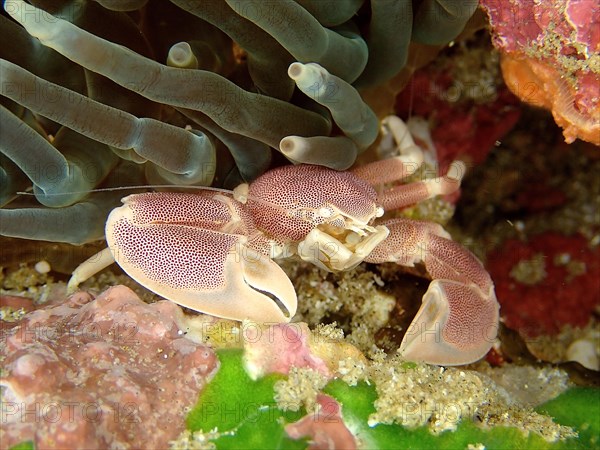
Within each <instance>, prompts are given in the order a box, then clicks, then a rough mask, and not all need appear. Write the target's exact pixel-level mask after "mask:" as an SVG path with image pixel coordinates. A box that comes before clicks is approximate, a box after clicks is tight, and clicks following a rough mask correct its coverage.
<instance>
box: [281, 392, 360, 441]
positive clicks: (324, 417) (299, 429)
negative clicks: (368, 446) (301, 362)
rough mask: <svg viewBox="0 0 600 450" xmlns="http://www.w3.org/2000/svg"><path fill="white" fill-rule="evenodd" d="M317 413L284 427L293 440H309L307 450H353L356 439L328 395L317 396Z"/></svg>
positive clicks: (336, 405) (338, 406)
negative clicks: (304, 438)
mask: <svg viewBox="0 0 600 450" xmlns="http://www.w3.org/2000/svg"><path fill="white" fill-rule="evenodd" d="M317 403H318V404H319V407H320V408H319V411H318V412H317V413H315V414H307V415H306V416H304V417H303V418H302V419H300V420H299V421H298V422H294V423H291V424H289V425H287V426H286V427H285V431H286V433H287V434H288V436H290V437H291V438H293V439H300V438H303V437H308V438H310V442H311V444H310V445H309V446H308V449H309V450H341V449H343V450H354V449H356V448H357V445H356V439H355V438H354V436H353V435H352V433H351V432H350V430H349V429H348V428H347V427H346V425H345V424H344V420H343V419H342V411H341V409H342V408H341V406H340V404H339V403H338V402H337V401H336V400H335V399H334V398H332V397H330V396H329V395H325V394H319V395H318V396H317Z"/></svg>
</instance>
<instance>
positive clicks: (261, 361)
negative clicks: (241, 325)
mask: <svg viewBox="0 0 600 450" xmlns="http://www.w3.org/2000/svg"><path fill="white" fill-rule="evenodd" d="M310 341H311V332H310V329H309V328H308V325H307V324H305V323H290V324H284V323H282V324H276V325H273V326H270V327H268V328H266V329H260V328H256V333H252V335H251V334H250V333H249V332H247V335H246V339H245V341H244V349H245V352H244V364H245V365H246V370H247V371H248V373H250V374H251V376H252V377H253V378H259V377H261V376H264V375H265V374H267V373H273V372H275V373H282V374H286V375H287V373H288V372H289V370H290V368H291V367H308V368H311V369H313V370H315V371H317V372H319V373H321V374H322V375H324V376H326V377H330V376H331V375H332V373H331V371H330V370H329V368H328V367H327V364H326V362H325V361H324V360H323V359H322V358H321V357H319V356H318V355H317V354H315V352H314V350H313V349H312V348H311V345H310V344H311V342H310Z"/></svg>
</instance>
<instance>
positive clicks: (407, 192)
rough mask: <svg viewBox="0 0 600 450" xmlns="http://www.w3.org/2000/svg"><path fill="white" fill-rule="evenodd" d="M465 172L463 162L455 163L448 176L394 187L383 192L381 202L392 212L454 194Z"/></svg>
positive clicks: (451, 165)
mask: <svg viewBox="0 0 600 450" xmlns="http://www.w3.org/2000/svg"><path fill="white" fill-rule="evenodd" d="M384 161H387V160H384ZM465 171H466V166H465V164H464V163H463V162H461V161H454V162H453V163H452V164H450V168H449V169H448V172H447V173H446V175H444V176H442V177H437V178H429V179H426V180H421V181H417V182H414V183H408V184H401V185H399V186H394V187H392V188H390V189H387V190H385V191H383V192H382V193H381V194H380V195H379V201H380V203H381V205H382V206H383V208H384V209H385V210H386V211H391V210H394V209H398V208H402V207H405V206H409V205H414V204H415V203H419V202H422V201H423V200H427V199H428V198H432V197H435V196H437V195H448V194H452V193H453V192H456V191H457V190H458V188H460V182H461V180H462V178H463V176H464V174H465Z"/></svg>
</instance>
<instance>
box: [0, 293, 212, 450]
mask: <svg viewBox="0 0 600 450" xmlns="http://www.w3.org/2000/svg"><path fill="white" fill-rule="evenodd" d="M181 314H182V313H181V310H180V309H179V307H177V306H176V305H175V304H173V303H172V302H167V301H162V302H158V303H154V304H152V305H146V304H145V303H143V302H142V301H141V300H140V299H139V298H138V297H137V296H136V295H135V294H134V293H133V292H132V291H131V290H129V289H127V288H125V287H123V286H116V287H113V288H110V289H109V290H107V291H105V292H104V293H103V294H102V295H100V296H99V297H98V298H96V299H95V300H94V299H93V298H92V297H91V296H90V295H89V294H85V293H77V294H75V295H73V296H71V297H70V298H68V299H67V300H66V301H64V300H63V303H61V304H58V305H56V306H46V307H43V308H40V309H37V310H35V311H33V312H30V313H28V314H27V315H25V316H24V317H23V318H22V319H21V320H20V321H19V322H17V323H13V324H10V325H12V326H11V328H10V329H8V330H5V331H3V332H2V340H3V341H4V342H5V345H4V346H2V355H1V357H2V365H3V370H2V375H1V378H0V386H1V387H2V407H3V410H2V414H3V416H2V417H3V420H2V424H1V425H0V439H1V440H2V445H3V447H4V446H9V447H10V446H11V445H14V444H17V443H19V442H22V441H26V440H31V441H33V442H34V444H35V448H55V447H60V448H99V447H119V448H125V447H131V446H135V447H143V448H164V447H165V446H166V445H167V443H168V442H169V441H170V440H171V439H173V438H175V437H176V436H177V435H178V434H179V433H180V432H181V431H183V419H184V417H185V414H186V413H187V411H188V409H189V407H190V406H192V405H193V402H194V400H195V398H196V396H197V395H198V393H199V392H200V391H201V390H202V388H203V387H204V386H205V384H206V382H207V381H208V380H209V379H210V378H211V376H212V375H213V373H214V372H215V370H216V369H217V367H218V362H217V359H216V357H215V354H214V352H213V351H212V350H211V349H210V348H208V347H206V346H203V345H199V344H195V343H194V342H192V341H190V340H188V339H186V338H185V337H184V336H183V333H182V332H181V331H180V330H179V328H178V327H177V325H176V323H175V320H176V319H177V317H178V316H179V315H181ZM165 424H168V426H164V425H165ZM148 430H152V431H151V432H149V431H148Z"/></svg>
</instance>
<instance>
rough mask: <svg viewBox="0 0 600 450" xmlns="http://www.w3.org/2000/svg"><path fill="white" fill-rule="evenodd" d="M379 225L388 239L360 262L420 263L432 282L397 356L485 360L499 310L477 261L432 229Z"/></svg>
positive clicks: (410, 223) (403, 222) (442, 361)
mask: <svg viewBox="0 0 600 450" xmlns="http://www.w3.org/2000/svg"><path fill="white" fill-rule="evenodd" d="M383 224H384V225H385V226H386V227H387V228H388V229H389V230H390V235H389V237H388V239H387V240H386V241H385V242H384V243H382V244H380V245H379V246H378V247H377V248H375V250H374V251H373V252H372V253H371V255H369V257H368V258H366V261H368V262H375V263H380V262H384V261H393V262H397V263H399V264H402V265H406V266H414V264H415V263H418V262H423V263H424V264H425V268H426V269H427V271H428V272H429V274H430V275H431V277H432V278H433V281H432V282H431V284H430V285H429V289H428V290H427V292H426V293H425V295H424V296H423V303H422V305H421V308H420V309H419V311H418V312H417V315H416V316H415V318H414V319H413V321H412V323H411V324H410V326H409V328H408V329H407V331H406V334H405V335H404V339H403V340H402V343H401V344H400V349H399V352H400V354H401V355H402V356H404V357H405V358H406V359H409V360H412V361H426V362H428V363H430V364H439V365H462V364H469V363H472V362H475V361H477V360H479V359H480V358H482V357H483V356H485V354H486V353H487V352H488V351H489V349H490V348H491V346H492V344H493V343H494V341H495V339H496V333H497V328H498V315H499V305H498V301H497V300H496V295H495V293H494V285H493V283H492V280H491V278H490V276H489V274H488V273H487V271H486V270H485V269H484V267H483V265H482V264H481V262H480V261H479V260H478V259H477V258H476V257H475V256H474V255H473V254H472V253H470V252H469V251H467V250H466V249H465V248H463V247H462V246H461V245H460V244H458V243H456V242H454V241H452V240H450V239H448V237H449V236H448V234H447V233H446V232H445V231H444V230H443V228H442V227H441V226H439V225H437V224H433V223H428V222H419V221H415V220H408V219H392V220H389V221H386V222H383Z"/></svg>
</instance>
